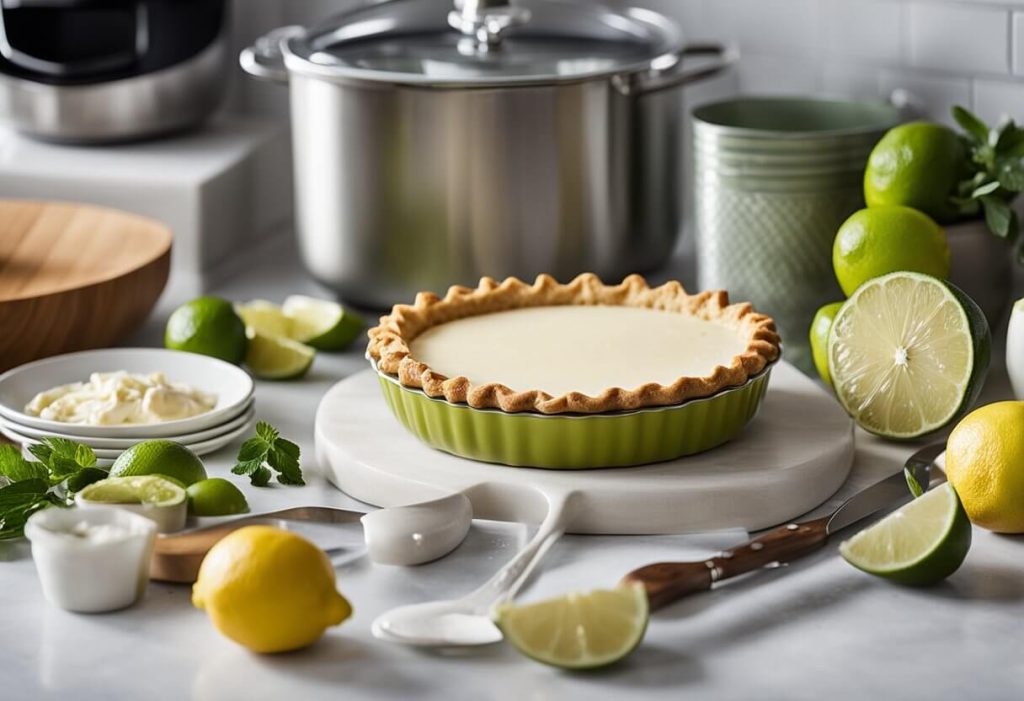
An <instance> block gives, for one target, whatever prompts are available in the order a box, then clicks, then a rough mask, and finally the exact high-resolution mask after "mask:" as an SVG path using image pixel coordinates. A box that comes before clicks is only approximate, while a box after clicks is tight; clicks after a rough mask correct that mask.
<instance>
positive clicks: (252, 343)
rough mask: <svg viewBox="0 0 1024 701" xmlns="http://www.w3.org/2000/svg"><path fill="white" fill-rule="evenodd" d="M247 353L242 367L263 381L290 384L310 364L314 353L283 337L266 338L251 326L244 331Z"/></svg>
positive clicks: (303, 373)
mask: <svg viewBox="0 0 1024 701" xmlns="http://www.w3.org/2000/svg"><path fill="white" fill-rule="evenodd" d="M246 334H247V335H248V337H249V351H248V353H246V356H245V364H246V366H248V368H249V370H251V371H252V374H253V375H255V376H256V377H259V378H262V379H264V380H291V379H295V378H298V377H302V376H303V375H305V374H306V371H307V370H309V368H310V366H311V365H312V364H313V358H314V356H316V351H315V350H313V349H312V348H310V347H309V346H307V345H305V344H302V343H299V342H297V341H293V340H291V339H288V338H284V337H283V336H268V335H266V334H262V333H260V332H259V331H257V330H256V329H254V328H252V327H251V326H250V327H249V328H248V329H246Z"/></svg>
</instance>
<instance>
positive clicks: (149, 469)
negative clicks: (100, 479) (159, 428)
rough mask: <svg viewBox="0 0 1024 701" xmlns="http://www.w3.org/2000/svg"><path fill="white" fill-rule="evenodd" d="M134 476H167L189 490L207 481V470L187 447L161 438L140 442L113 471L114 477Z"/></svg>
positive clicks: (124, 453)
mask: <svg viewBox="0 0 1024 701" xmlns="http://www.w3.org/2000/svg"><path fill="white" fill-rule="evenodd" d="M134 475H163V476H166V477H170V478H172V479H174V480H177V481H178V482H180V483H181V484H182V485H184V486H186V487H187V486H189V485H190V484H192V483H193V482H198V481H199V480H204V479H206V468H205V467H203V461H202V460H200V459H199V456H198V455H196V454H195V453H193V452H192V451H191V450H189V449H188V448H187V447H186V446H184V445H182V444H181V443H175V442H174V441H168V440H163V439H160V440H152V441H143V442H142V443H136V444H135V445H133V446H132V447H131V448H129V449H128V450H126V451H124V452H123V453H121V455H120V456H118V458H117V460H115V461H114V465H113V466H112V467H111V468H110V476H111V477H132V476H134Z"/></svg>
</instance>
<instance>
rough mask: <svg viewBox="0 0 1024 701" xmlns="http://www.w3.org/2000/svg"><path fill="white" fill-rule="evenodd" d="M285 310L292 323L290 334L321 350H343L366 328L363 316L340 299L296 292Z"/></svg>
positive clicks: (285, 306) (286, 303)
mask: <svg viewBox="0 0 1024 701" xmlns="http://www.w3.org/2000/svg"><path fill="white" fill-rule="evenodd" d="M282 309H283V310H284V314H285V316H286V317H288V319H289V320H290V321H291V324H292V328H291V333H290V334H289V336H290V337H291V338H293V339H295V340H296V341H299V342H301V343H306V344H308V345H310V346H313V347H314V348H317V349H319V350H340V349H342V348H344V347H345V346H347V345H348V344H350V343H352V341H354V340H355V339H356V337H358V336H359V332H360V331H362V330H363V320H362V318H360V317H359V315H357V314H355V313H354V312H351V311H349V310H347V309H345V308H344V307H342V306H341V305H340V304H338V303H337V302H330V301H327V300H324V299H314V298H313V297H305V296H303V295H293V296H291V297H289V298H288V299H286V300H285V301H284V306H283V307H282Z"/></svg>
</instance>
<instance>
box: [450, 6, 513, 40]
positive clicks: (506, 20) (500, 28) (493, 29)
mask: <svg viewBox="0 0 1024 701" xmlns="http://www.w3.org/2000/svg"><path fill="white" fill-rule="evenodd" d="M512 2H513V0H455V9H454V10H452V11H451V12H449V13H448V24H449V25H451V26H452V27H453V28H455V29H457V30H459V31H460V32H462V34H463V35H464V36H465V37H466V39H467V41H466V43H465V48H467V49H468V50H469V51H471V52H486V51H489V50H491V49H494V48H497V47H498V45H499V44H500V43H501V35H502V33H503V32H504V31H505V30H506V29H508V28H509V27H514V26H516V25H520V24H525V23H526V22H528V21H530V11H529V10H527V9H526V8H525V7H519V6H518V5H514V4H512ZM460 48H463V45H462V44H460Z"/></svg>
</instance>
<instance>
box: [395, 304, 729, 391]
mask: <svg viewBox="0 0 1024 701" xmlns="http://www.w3.org/2000/svg"><path fill="white" fill-rule="evenodd" d="M746 348H747V339H746V338H745V337H743V336H741V333H740V331H738V330H737V329H733V328H730V327H728V326H725V325H723V324H717V323H715V322H712V321H705V320H703V319H697V318H694V317H691V316H687V315H684V314H678V313H674V312H667V311H661V310H657V309H646V308H640V307H621V306H581V305H566V306H554V307H528V308H524V309H514V310H510V311H505V312H495V313H491V314H483V315H480V316H473V317H467V318H464V319H457V320H455V321H450V322H448V323H445V324H440V325H438V326H434V327H432V328H430V329H428V330H426V331H424V332H423V333H422V334H420V335H419V336H418V337H417V338H415V339H413V341H412V343H411V344H410V350H411V354H412V357H414V358H416V359H417V360H420V361H422V362H424V363H426V364H427V365H429V366H430V367H431V369H433V370H435V371H436V372H439V373H441V374H443V375H447V376H448V377H457V376H460V375H462V376H465V377H467V378H469V381H470V382H471V383H472V384H474V385H481V384H487V383H491V382H498V383H500V384H503V385H505V386H506V387H509V388H511V389H513V390H516V391H528V390H542V391H544V392H547V393H548V394H551V395H553V396H559V395H562V394H566V393H568V392H583V393H585V394H588V395H591V396H596V395H599V394H600V393H601V392H602V391H604V390H605V389H608V388H609V387H619V388H622V389H636V388H637V387H640V386H641V385H645V384H648V383H651V382H657V383H659V384H663V385H669V384H672V383H673V382H675V380H677V379H678V378H680V377H705V376H707V375H710V374H711V372H712V371H713V370H714V368H715V367H716V366H718V365H729V364H730V362H731V361H732V359H733V358H735V357H736V356H738V355H740V354H741V353H743V352H744V351H745V350H746Z"/></svg>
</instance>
